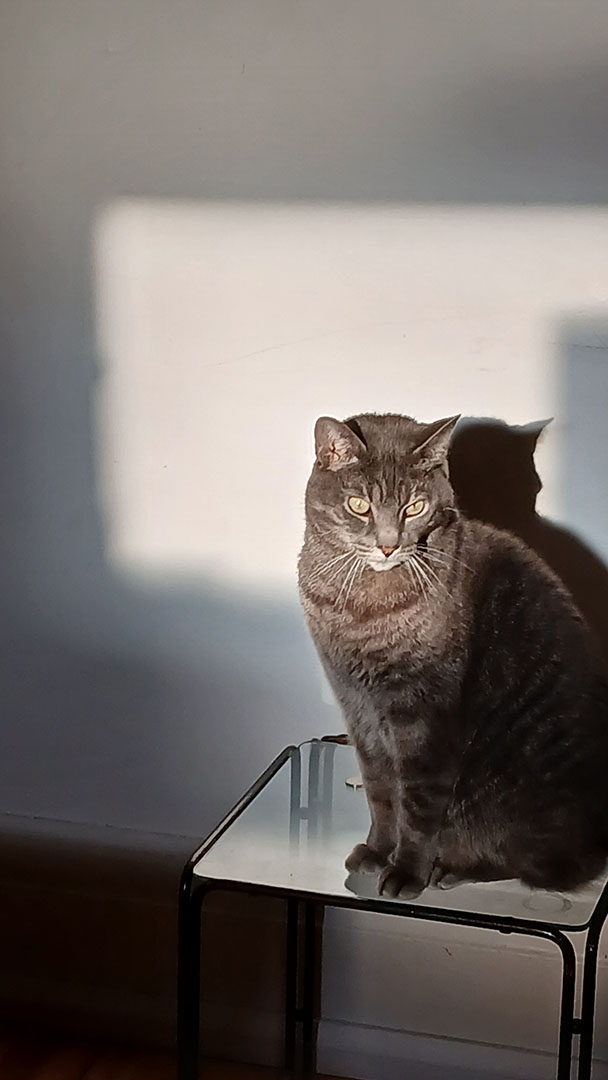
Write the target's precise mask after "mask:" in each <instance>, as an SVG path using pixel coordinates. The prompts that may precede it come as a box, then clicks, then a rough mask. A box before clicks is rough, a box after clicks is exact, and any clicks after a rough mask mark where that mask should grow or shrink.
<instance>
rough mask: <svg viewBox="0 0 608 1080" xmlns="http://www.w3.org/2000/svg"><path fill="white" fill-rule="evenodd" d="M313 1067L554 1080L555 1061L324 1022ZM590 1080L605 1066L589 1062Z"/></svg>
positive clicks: (455, 1079) (410, 1078)
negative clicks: (316, 1064) (316, 1065)
mask: <svg viewBox="0 0 608 1080" xmlns="http://www.w3.org/2000/svg"><path fill="white" fill-rule="evenodd" d="M318 1068H319V1071H320V1072H323V1073H327V1074H329V1075H333V1076H348V1077H352V1078H353V1080H554V1077H555V1056H554V1055H553V1054H545V1053H539V1052H536V1051H526V1050H519V1049H515V1048H513V1047H509V1046H484V1045H483V1044H480V1043H470V1042H467V1041H465V1040H459V1039H441V1038H437V1037H435V1036H428V1035H420V1034H415V1033H413V1032H408V1031H391V1030H388V1029H386V1028H378V1027H365V1026H363V1025H357V1024H344V1023H339V1022H337V1021H331V1020H326V1021H323V1022H322V1023H321V1025H320V1029H319V1053H318ZM593 1080H608V1065H607V1064H605V1063H602V1062H595V1063H594V1066H593Z"/></svg>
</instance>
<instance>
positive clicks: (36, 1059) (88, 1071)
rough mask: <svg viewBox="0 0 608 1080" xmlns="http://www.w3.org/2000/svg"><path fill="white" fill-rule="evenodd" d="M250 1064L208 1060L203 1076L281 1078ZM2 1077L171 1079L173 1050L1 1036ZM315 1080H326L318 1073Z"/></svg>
mask: <svg viewBox="0 0 608 1080" xmlns="http://www.w3.org/2000/svg"><path fill="white" fill-rule="evenodd" d="M281 1076H282V1073H281V1072H277V1071H276V1070H274V1069H261V1068H257V1067H254V1066H252V1065H227V1064H220V1063H217V1064H210V1065H209V1067H208V1068H207V1069H206V1070H205V1080H279V1077H281ZM0 1080H175V1059H174V1057H173V1056H172V1055H171V1054H162V1053H157V1054H152V1053H149V1052H142V1051H138V1050H125V1049H120V1048H118V1047H117V1048H115V1049H109V1048H108V1047H103V1046H99V1045H95V1044H94V1043H76V1042H68V1041H66V1040H62V1039H59V1038H50V1037H49V1038H40V1039H36V1040H34V1039H33V1038H32V1037H31V1036H28V1035H25V1034H23V1033H21V1034H19V1035H6V1036H1V1035H0ZM318 1080H330V1078H329V1077H325V1078H322V1077H319V1078H318Z"/></svg>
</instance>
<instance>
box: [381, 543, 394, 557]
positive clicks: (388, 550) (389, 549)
mask: <svg viewBox="0 0 608 1080" xmlns="http://www.w3.org/2000/svg"><path fill="white" fill-rule="evenodd" d="M396 550H397V545H395V547H381V548H380V551H381V552H382V553H383V554H384V555H386V557H387V559H388V557H389V555H392V554H393V551H396Z"/></svg>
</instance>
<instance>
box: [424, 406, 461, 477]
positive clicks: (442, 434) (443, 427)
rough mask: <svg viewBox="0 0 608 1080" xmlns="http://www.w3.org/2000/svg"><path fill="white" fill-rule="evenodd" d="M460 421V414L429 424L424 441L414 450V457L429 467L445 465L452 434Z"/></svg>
mask: <svg viewBox="0 0 608 1080" xmlns="http://www.w3.org/2000/svg"><path fill="white" fill-rule="evenodd" d="M459 420H460V414H458V416H449V417H447V419H444V420H436V421H435V423H433V424H427V425H426V428H425V431H424V432H423V435H422V441H421V442H419V443H418V446H416V447H415V449H414V457H418V458H420V460H422V461H424V462H425V463H426V464H428V465H441V464H443V463H444V462H445V461H446V459H447V456H448V450H449V446H450V440H451V438H452V432H453V431H454V428H455V427H456V424H457V423H458V421H459Z"/></svg>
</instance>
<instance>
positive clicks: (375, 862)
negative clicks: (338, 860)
mask: <svg viewBox="0 0 608 1080" xmlns="http://www.w3.org/2000/svg"><path fill="white" fill-rule="evenodd" d="M344 865H345V866H346V869H347V870H349V871H350V872H351V874H357V873H358V874H377V873H378V871H379V870H382V869H383V868H384V867H385V866H386V857H385V856H383V855H381V854H380V852H379V851H374V849H373V848H370V847H368V846H367V844H356V845H355V847H354V848H353V850H352V851H351V853H350V855H349V856H348V858H347V859H346V862H345V864H344Z"/></svg>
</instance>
